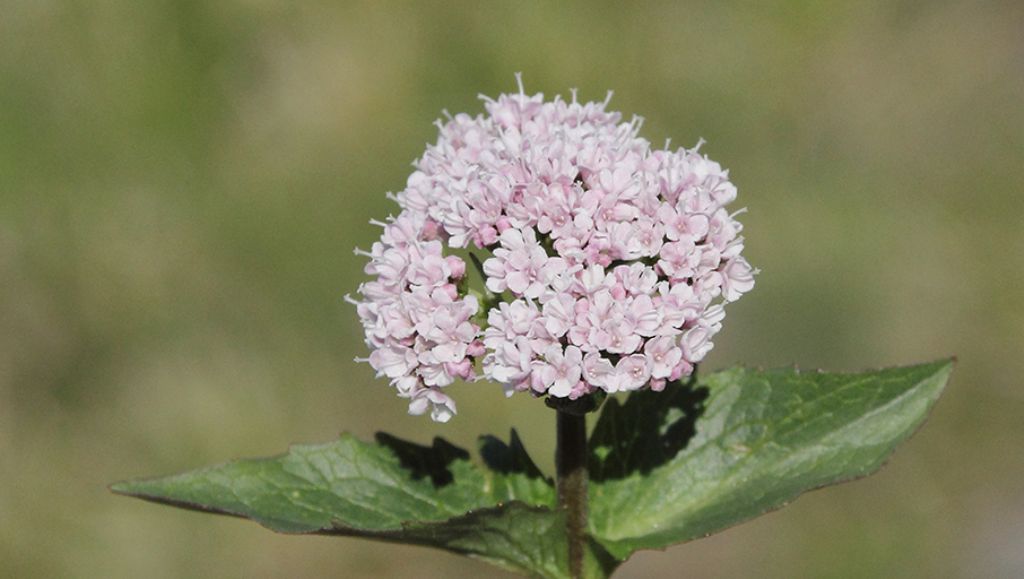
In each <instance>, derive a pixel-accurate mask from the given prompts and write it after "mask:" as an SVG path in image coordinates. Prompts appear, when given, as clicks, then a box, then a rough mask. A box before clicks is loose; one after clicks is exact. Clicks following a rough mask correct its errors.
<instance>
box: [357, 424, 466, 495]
mask: <svg viewBox="0 0 1024 579" xmlns="http://www.w3.org/2000/svg"><path fill="white" fill-rule="evenodd" d="M374 439H375V440H376V441H377V444H380V445H381V446H384V447H387V448H389V449H391V451H392V452H394V453H395V456H396V457H398V462H399V464H401V465H402V467H403V468H405V469H406V470H408V471H409V473H410V475H411V476H412V478H413V480H422V479H424V478H428V477H429V478H430V482H431V484H433V485H434V487H436V488H439V487H443V486H447V485H450V484H451V483H452V482H453V481H454V480H455V477H454V475H453V474H452V471H451V469H450V468H449V466H450V465H451V464H452V463H453V462H455V461H456V460H468V459H469V453H468V452H467V451H466V450H464V449H462V448H459V447H457V446H455V445H454V444H452V443H450V442H448V441H447V440H445V439H443V438H440V437H437V438H435V439H434V442H433V445H432V446H423V445H420V444H416V443H414V442H409V441H408V440H402V439H401V438H398V437H395V436H392V435H390V434H388V433H386V432H378V433H377V434H375V435H374Z"/></svg>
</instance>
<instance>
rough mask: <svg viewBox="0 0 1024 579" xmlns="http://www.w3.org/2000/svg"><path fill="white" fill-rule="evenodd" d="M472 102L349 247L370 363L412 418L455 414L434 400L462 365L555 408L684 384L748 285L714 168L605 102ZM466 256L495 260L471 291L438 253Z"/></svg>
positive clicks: (442, 398) (722, 182) (504, 98)
mask: <svg viewBox="0 0 1024 579" xmlns="http://www.w3.org/2000/svg"><path fill="white" fill-rule="evenodd" d="M484 101H485V104H484V108H485V113H484V114H481V115H478V116H475V117H474V116H470V115H466V114H458V115H455V116H450V117H448V119H447V120H446V121H445V122H442V123H439V127H440V135H439V137H438V140H437V142H436V143H435V144H433V145H429V146H428V147H427V150H426V151H425V152H424V154H423V156H422V157H421V158H420V159H419V160H418V161H417V162H416V164H415V171H414V172H413V173H412V175H410V176H409V178H408V180H407V182H406V187H405V189H404V190H402V191H400V192H398V193H397V194H395V195H393V196H391V197H392V198H393V199H394V200H395V201H397V202H398V205H399V206H400V208H401V212H400V213H399V215H398V216H397V217H395V218H392V219H389V220H388V221H387V222H386V223H382V222H373V223H375V224H376V225H379V226H382V228H383V233H382V235H381V238H380V240H379V241H378V242H376V243H374V244H373V245H372V247H371V249H370V251H357V253H359V254H361V255H364V256H366V257H367V258H368V260H369V263H367V265H366V268H365V271H366V273H367V274H368V275H370V276H372V279H371V280H369V281H367V282H366V283H364V284H362V285H360V287H359V294H360V296H361V297H360V299H358V300H356V299H352V298H346V299H348V300H349V301H351V302H353V303H354V304H355V305H356V311H357V313H358V315H359V318H360V321H361V322H362V325H363V329H364V332H365V336H366V344H367V346H368V347H369V349H370V355H369V357H368V358H367V361H368V362H369V363H370V365H371V366H372V367H373V368H374V369H375V370H376V371H377V372H378V374H379V375H381V376H384V377H387V378H388V379H389V380H390V381H391V384H392V385H393V386H394V387H395V389H396V391H397V393H398V395H399V396H401V397H403V398H407V399H409V400H410V412H412V413H414V414H424V413H426V412H427V411H428V410H429V411H430V414H431V416H432V418H434V419H435V420H439V421H445V420H448V419H449V418H450V417H451V416H452V415H454V413H455V406H454V403H453V402H452V401H451V398H450V397H449V396H448V394H447V393H445V392H443V391H442V388H446V387H448V386H449V385H451V384H453V383H454V382H455V381H457V380H459V379H462V380H474V379H475V378H476V377H477V376H476V370H475V368H479V369H480V372H481V373H482V377H483V378H487V379H489V380H493V381H495V382H498V383H500V384H502V386H503V387H504V388H505V392H506V394H511V393H514V392H521V391H526V390H531V391H533V392H534V393H535V394H537V395H550V396H554V397H558V398H566V397H568V398H578V397H580V396H584V395H586V394H588V393H591V392H594V391H595V390H598V389H600V390H604V391H606V392H619V391H629V390H636V389H639V388H645V387H650V388H651V389H653V390H660V389H662V388H664V387H665V385H666V384H667V383H668V382H670V381H674V380H678V379H680V378H682V377H683V376H685V375H688V374H690V373H691V372H692V371H693V365H694V364H696V363H697V362H699V361H700V360H702V359H703V358H704V357H705V356H706V355H707V353H708V351H710V350H711V348H712V347H713V345H712V341H711V340H712V338H713V337H714V335H715V334H717V332H718V331H720V330H721V327H722V321H723V318H724V315H725V310H724V304H726V303H729V302H732V301H735V300H736V299H738V298H739V297H741V296H742V295H743V294H745V293H746V292H748V291H750V290H751V289H752V287H753V285H754V278H755V275H756V273H757V270H755V269H754V268H753V267H751V266H750V264H749V263H747V261H746V260H745V259H744V257H743V255H742V252H743V246H744V240H743V237H742V236H741V235H740V233H741V232H742V226H741V225H740V223H739V222H738V221H736V219H735V218H736V216H737V215H739V214H740V213H741V212H742V211H733V212H732V213H730V212H729V210H727V209H726V205H728V204H729V203H731V202H733V201H734V200H735V198H736V188H735V187H734V186H733V185H732V184H731V183H730V182H729V175H728V171H725V170H724V169H722V167H721V166H720V165H719V164H718V163H715V162H714V161H711V160H710V159H708V158H707V157H706V156H704V155H703V154H701V153H699V152H698V149H699V147H700V143H698V145H697V147H695V148H694V149H690V150H687V149H677V150H668V149H667V148H666V149H663V150H657V149H653V148H652V147H651V145H650V143H648V142H647V141H646V140H644V139H643V138H641V137H640V136H639V134H638V133H639V130H640V122H639V121H638V120H637V119H635V118H634V119H633V120H631V121H629V122H623V121H622V117H621V115H620V114H619V113H617V112H614V111H607V110H605V109H606V106H607V101H605V102H592V103H580V102H578V101H577V100H576V97H575V94H574V95H573V98H572V100H571V101H566V100H563V99H562V98H561V97H556V98H555V99H553V100H550V101H545V100H544V98H543V96H542V95H532V96H530V95H527V94H526V93H525V92H524V91H523V90H522V87H521V86H520V90H519V92H518V93H515V94H510V95H500V96H499V97H497V98H496V99H489V98H485V99H484ZM473 246H475V248H476V249H474V250H473V251H474V253H478V252H486V251H490V252H491V253H492V255H491V256H489V257H488V256H486V255H481V259H483V267H482V269H483V272H482V273H483V277H484V279H482V280H472V279H468V278H471V277H472V275H471V274H472V273H473V272H467V268H466V262H465V261H463V259H462V258H460V257H458V256H456V255H453V254H452V253H451V252H450V251H449V249H451V248H456V249H463V248H470V247H473ZM479 282H482V283H483V285H484V287H486V288H487V290H488V293H486V295H480V294H478V293H477V290H476V289H475V288H478V287H479ZM478 295H479V297H480V299H478V298H477V297H475V296H478ZM481 308H484V311H481ZM481 326H482V327H481ZM612 360H615V362H614V363H613V362H612Z"/></svg>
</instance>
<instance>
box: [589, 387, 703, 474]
mask: <svg viewBox="0 0 1024 579" xmlns="http://www.w3.org/2000/svg"><path fill="white" fill-rule="evenodd" d="M708 394H709V391H708V389H707V388H706V387H704V386H697V378H696V372H694V374H693V375H692V376H690V378H689V379H688V380H687V381H686V382H685V383H683V382H678V381H677V382H672V383H670V384H668V385H666V387H665V390H664V391H662V392H654V391H651V390H642V391H637V392H633V393H631V394H630V395H629V398H628V399H627V400H626V401H625V402H620V401H619V400H617V399H614V398H612V399H609V400H608V401H607V403H605V406H604V408H603V409H602V411H601V417H600V418H599V419H598V421H597V424H596V425H595V427H594V430H593V432H592V433H591V437H590V449H591V452H590V460H589V468H590V478H591V480H594V481H597V482H601V481H605V480H610V479H622V478H626V477H628V476H631V475H633V474H634V473H641V474H647V473H649V472H651V471H652V470H654V469H655V468H657V467H659V466H661V465H663V464H665V463H666V462H668V461H670V460H672V459H673V458H675V456H676V455H678V454H679V453H680V452H681V451H683V450H684V449H685V448H686V445H687V444H688V443H689V442H690V440H691V439H692V438H693V436H694V435H695V434H696V427H697V419H698V418H700V416H701V414H703V412H704V403H705V401H706V400H707V398H708Z"/></svg>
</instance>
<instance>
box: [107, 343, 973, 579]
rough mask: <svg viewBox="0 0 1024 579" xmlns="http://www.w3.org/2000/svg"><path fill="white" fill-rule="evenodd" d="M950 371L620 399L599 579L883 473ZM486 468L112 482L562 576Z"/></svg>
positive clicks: (525, 508) (543, 540)
mask: <svg viewBox="0 0 1024 579" xmlns="http://www.w3.org/2000/svg"><path fill="white" fill-rule="evenodd" d="M952 366H953V362H952V361H951V360H941V361H937V362H933V363H929V364H922V365H918V366H910V367H904V368H891V369H886V370H879V371H872V372H865V373H861V374H827V373H820V372H799V371H796V370H791V369H787V370H776V371H757V370H748V369H742V368H737V369H731V370H726V371H722V372H718V373H715V374H712V375H710V376H707V377H704V378H702V379H700V380H695V381H691V383H689V384H674V385H670V386H669V387H668V388H667V389H666V391H665V392H661V393H654V392H650V391H639V392H634V393H633V394H631V395H630V397H629V398H628V399H627V400H626V402H625V403H621V404H620V403H619V401H618V400H615V399H611V400H609V401H608V402H607V403H606V404H605V406H604V408H603V410H602V411H601V416H600V418H599V419H598V421H597V424H596V425H595V427H594V429H593V432H592V434H591V437H590V449H591V450H590V452H591V454H590V457H589V470H590V476H591V481H590V491H589V510H590V518H589V535H590V540H589V545H588V550H587V553H586V555H585V556H586V559H585V562H584V572H585V575H586V576H588V577H607V576H609V575H610V574H611V573H612V571H614V569H615V568H616V567H617V566H618V565H619V564H620V563H621V562H623V561H625V560H626V559H627V558H628V557H629V556H630V555H631V554H632V553H633V552H635V551H637V550H640V549H658V548H664V547H667V546H669V545H672V544H674V543H680V542H684V541H688V540H691V539H695V538H699V537H702V536H706V535H709V534H711V533H714V532H716V531H719V530H722V529H724V528H727V527H729V526H732V525H734V524H737V523H740V522H742V521H745V520H748V519H750V518H753V517H756V516H758V515H760V514H763V513H765V512H767V511H770V510H773V509H775V508H778V507H780V506H782V505H784V504H785V503H787V502H788V501H790V500H792V499H794V498H795V497H796V496H797V495H799V494H800V493H801V492H803V491H806V490H810V489H814V488H818V487H821V486H825V485H828V484H832V483H836V482H841V481H844V480H849V479H852V478H857V477H860V476H864V475H867V474H869V473H871V472H872V471H874V470H876V469H877V468H878V467H879V466H881V464H882V463H883V462H884V460H885V459H886V457H888V456H889V454H890V453H891V452H892V450H893V449H894V448H895V446H896V445H897V444H898V443H899V442H901V441H902V440H904V439H905V438H907V436H909V435H910V434H911V433H913V432H914V430H915V429H916V428H917V427H918V426H919V425H920V424H921V422H922V421H923V420H924V419H925V417H926V415H927V413H928V410H929V409H930V408H931V406H932V404H933V403H934V402H935V400H936V399H937V398H938V397H939V395H940V393H941V392H942V389H943V387H944V386H945V383H946V380H947V378H948V376H949V373H950V371H951V370H952ZM479 446H480V448H479V450H480V455H481V459H482V464H477V463H475V462H473V461H472V460H471V459H470V456H469V453H468V452H466V451H465V450H462V449H460V448H457V447H455V446H453V445H451V444H449V443H448V442H446V441H444V440H442V439H435V441H434V444H433V446H431V447H424V446H419V445H416V444H413V443H410V442H406V441H402V440H399V439H396V438H394V437H391V436H389V435H387V434H378V436H377V442H376V443H369V442H363V441H360V440H357V439H355V438H354V437H352V436H350V435H343V436H342V437H341V439H340V440H338V441H336V442H333V443H329V444H324V445H296V446H293V447H292V448H291V450H290V451H289V452H288V453H287V454H285V455H283V456H280V457H275V458H269V459H257V460H243V461H237V462H232V463H228V464H226V465H222V466H217V467H212V468H208V469H203V470H198V471H193V472H190V473H186V474H182V475H177V476H172V477H166V478H160V479H151V480H142V481H131V482H124V483H118V484H116V485H114V486H113V487H112V489H113V490H114V491H115V492H118V493H121V494H126V495H131V496H136V497H139V498H143V499H146V500H150V501H154V502H160V503H166V504H170V505H174V506H179V507H184V508H189V509H195V510H201V511H207V512H214V513H221V514H229V515H234V516H239V517H244V518H249V519H252V520H254V521H256V522H258V523H260V524H261V525H263V526H265V527H268V528H270V529H272V530H275V531H279V532H284V533H311V534H325V535H343V536H359V537H366V538H372V539H380V540H384V541H392V542H400V543H410V544H417V545H424V546H431V547H437V548H441V549H446V550H448V551H452V552H455V553H459V554H463V555H468V556H472V557H475V558H479V559H482V560H485V561H488V562H491V563H494V564H496V565H499V566H501V567H504V568H506V569H511V570H514V571H519V572H522V573H527V574H530V575H535V576H541V577H550V578H561V577H568V576H569V569H568V553H567V548H566V544H567V539H566V535H565V517H564V513H562V512H561V511H559V510H558V509H557V508H556V496H555V489H554V486H553V483H552V481H551V479H550V478H547V477H545V476H544V475H543V474H542V473H541V471H540V470H539V469H538V468H537V466H536V465H535V463H534V462H533V460H532V459H531V458H530V457H529V455H528V454H527V453H526V450H525V449H524V448H523V446H522V444H521V443H520V441H519V438H518V436H517V435H516V433H515V432H514V431H513V432H512V435H511V439H510V441H509V443H508V444H505V443H504V442H502V441H500V440H498V439H497V438H494V437H491V436H485V437H482V438H481V439H480V445H479Z"/></svg>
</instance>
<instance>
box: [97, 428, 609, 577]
mask: <svg viewBox="0 0 1024 579" xmlns="http://www.w3.org/2000/svg"><path fill="white" fill-rule="evenodd" d="M480 445H481V454H482V458H483V461H484V463H485V464H484V466H478V465H476V464H474V463H473V462H471V461H470V460H469V453H467V452H466V451H465V450H463V449H461V448H458V447H455V446H453V445H451V444H450V443H448V442H446V441H444V440H442V439H435V440H434V443H433V446H431V447H425V446H420V445H417V444H413V443H411V442H407V441H403V440H399V439H397V438H394V437H392V436H390V435H387V434H378V435H377V443H376V444H374V443H368V442H363V441H360V440H358V439H356V438H354V437H352V436H350V435H343V436H342V438H341V439H340V440H338V441H336V442H333V443H329V444H324V445H296V446H293V447H292V448H291V449H290V450H289V452H288V453H287V454H284V455H282V456H278V457H274V458H267V459H256V460H240V461H236V462H231V463H228V464H225V465H221V466H215V467H212V468H207V469H202V470H197V471H193V472H189V473H185V474H180V475H176V476H170V477H166V478H158V479H150V480H138V481H129V482H122V483H118V484H115V485H113V486H112V487H111V489H112V490H113V491H114V492H117V493H121V494H125V495H129V496H134V497H138V498H142V499H146V500H149V501H153V502H157V503H164V504H169V505H173V506H177V507H183V508H187V509H194V510H199V511H206V512H212V513H220V514H225V515H234V516H239V517H244V518H248V519H252V520H254V521H256V522H258V523H260V524H261V525H263V526H265V527H268V528H270V529H272V530H275V531H279V532H283V533H310V534H323V535H345V536H357V537H366V538H370V539H378V540H384V541H392V542H400V543H411V544H416V545H424V546H430V547H437V548H441V549H445V550H448V551H452V552H455V553H459V554H462V555H468V556H472V557H476V558H479V559H482V560H485V561H488V562H491V563H494V564H496V565H499V566H501V567H504V568H506V569H510V570H513V571H519V572H523V573H527V574H531V575H535V576H540V577H552V578H554V577H567V576H568V549H567V544H568V543H567V539H566V536H565V519H564V514H563V513H562V512H560V511H557V510H556V509H555V508H554V507H555V504H556V499H555V491H554V488H553V486H552V483H551V481H550V480H549V479H546V478H544V477H543V475H542V474H541V473H540V470H539V469H538V468H537V467H536V465H535V464H534V463H533V461H532V460H531V459H530V458H529V456H527V454H526V452H525V450H524V449H523V446H522V444H521V442H520V441H519V437H518V436H517V435H516V433H515V431H513V432H512V435H511V438H510V441H509V443H508V444H505V443H504V442H502V441H500V440H498V439H497V438H494V437H484V438H482V439H481V442H480ZM587 556H588V561H587V569H588V574H589V576H592V577H607V576H608V575H609V574H610V573H611V570H612V569H613V568H614V566H615V564H616V562H615V561H614V560H613V559H612V558H610V557H609V556H608V555H607V553H605V552H604V551H603V549H601V548H600V546H598V545H596V544H592V545H591V549H590V551H589V553H588V554H587Z"/></svg>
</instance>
